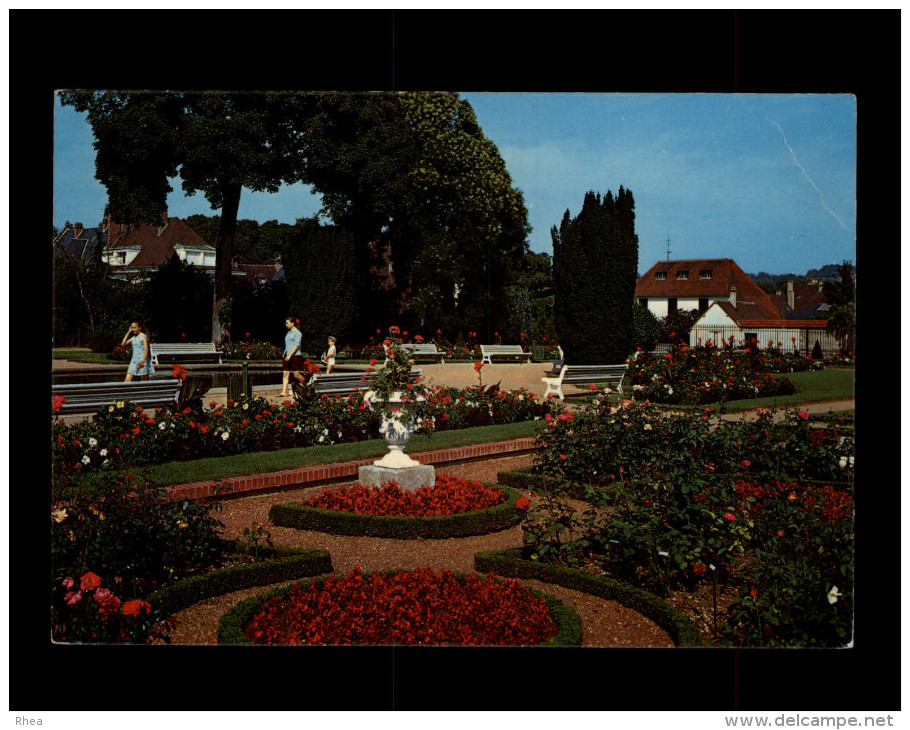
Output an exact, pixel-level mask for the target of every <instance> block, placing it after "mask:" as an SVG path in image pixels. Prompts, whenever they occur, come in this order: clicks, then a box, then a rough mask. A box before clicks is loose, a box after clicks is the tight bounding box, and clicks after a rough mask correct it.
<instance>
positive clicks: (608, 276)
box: [551, 187, 638, 365]
mask: <svg viewBox="0 0 910 730" xmlns="http://www.w3.org/2000/svg"><path fill="white" fill-rule="evenodd" d="M634 208H635V203H634V200H633V198H632V194H631V193H630V192H629V191H628V190H625V189H624V188H622V187H620V189H619V194H618V195H617V197H616V198H614V197H613V194H612V192H610V191H607V194H606V195H605V196H604V197H603V199H602V200H601V198H600V196H599V195H598V194H595V193H594V192H588V193H586V194H585V199H584V202H583V204H582V208H581V212H580V213H579V214H578V216H577V217H576V218H571V217H570V215H569V211H568V210H567V211H566V213H565V215H564V216H563V219H562V223H561V224H560V227H559V230H557V229H556V227H555V226H554V228H553V229H552V232H551V235H552V237H553V284H554V288H555V300H554V306H553V318H554V324H555V326H556V333H557V336H558V337H559V341H560V344H561V345H562V348H563V351H564V353H565V359H566V362H567V363H569V364H575V365H584V364H605V363H615V362H622V361H623V360H624V359H625V358H626V357H627V356H628V355H629V352H630V350H631V347H632V341H633V336H634V324H633V319H632V303H633V299H634V294H635V278H636V272H637V269H638V236H636V235H635V213H634Z"/></svg>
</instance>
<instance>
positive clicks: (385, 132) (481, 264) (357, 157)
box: [306, 94, 530, 338]
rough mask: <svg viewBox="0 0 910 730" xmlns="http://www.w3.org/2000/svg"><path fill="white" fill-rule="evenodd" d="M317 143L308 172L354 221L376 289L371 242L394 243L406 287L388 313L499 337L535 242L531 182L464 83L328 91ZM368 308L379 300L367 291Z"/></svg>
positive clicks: (364, 270)
mask: <svg viewBox="0 0 910 730" xmlns="http://www.w3.org/2000/svg"><path fill="white" fill-rule="evenodd" d="M320 102H321V109H320V113H319V114H318V115H317V116H316V117H315V118H314V121H313V125H312V130H313V131H312V139H311V142H310V145H309V147H308V159H307V174H306V181H307V182H310V183H312V184H313V185H314V187H315V189H316V190H317V191H318V192H320V193H322V195H323V204H324V212H325V213H326V214H327V215H328V216H330V217H331V218H332V219H333V220H334V221H335V223H338V224H342V225H344V226H345V227H347V228H349V229H350V230H351V231H352V233H353V235H354V240H355V266H356V271H357V275H358V277H359V278H360V280H361V281H362V282H363V283H364V286H362V287H360V291H361V292H364V296H372V297H373V298H374V300H375V299H376V298H377V297H380V296H381V292H377V291H375V290H371V288H370V287H369V286H368V284H367V281H368V279H369V266H370V250H371V244H374V243H378V244H379V245H380V246H382V245H384V244H391V252H392V253H391V257H392V262H393V269H394V281H395V285H396V290H395V291H394V292H392V296H390V297H389V298H388V299H387V300H386V301H385V302H383V303H382V304H383V305H384V307H383V313H384V314H385V316H386V317H387V318H392V317H394V318H396V320H399V319H401V318H408V319H409V321H408V320H404V321H400V322H398V323H399V324H405V325H406V326H409V328H410V329H412V330H415V329H416V327H417V326H419V324H420V323H421V321H422V322H423V323H424V327H425V328H427V329H431V330H435V328H436V326H437V325H442V326H452V327H461V326H466V327H470V328H473V329H476V330H477V331H480V332H482V333H484V336H485V337H487V338H489V337H491V336H492V332H493V331H495V330H497V329H500V328H501V324H502V323H503V322H504V321H505V317H506V316H507V310H508V307H507V301H508V285H509V284H510V283H511V282H512V279H513V272H514V270H515V268H516V267H517V266H519V265H520V263H521V260H522V257H523V256H524V253H525V252H526V251H527V244H526V237H527V234H528V232H529V230H530V228H529V226H528V224H527V210H526V209H525V206H524V202H523V198H522V195H521V192H520V191H518V190H517V189H515V188H514V187H513V186H512V183H511V179H510V177H509V175H508V172H507V171H506V168H505V163H504V162H503V160H502V158H501V157H500V155H499V152H498V150H497V149H496V147H495V145H494V144H493V143H492V142H490V140H488V139H487V138H486V137H485V136H484V134H483V131H482V130H481V128H480V126H479V124H478V122H477V119H476V116H475V115H474V111H473V109H472V108H471V106H470V104H469V103H468V102H467V101H465V100H462V99H459V98H458V97H457V95H454V94H374V95H326V96H324V97H322V98H321V99H320ZM361 306H362V309H363V311H365V312H366V311H375V310H376V309H378V307H372V306H367V304H366V302H362V305H361Z"/></svg>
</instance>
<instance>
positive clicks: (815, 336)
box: [689, 324, 840, 356]
mask: <svg viewBox="0 0 910 730" xmlns="http://www.w3.org/2000/svg"><path fill="white" fill-rule="evenodd" d="M747 339H755V340H756V343H757V345H758V347H760V348H765V347H768V343H769V342H770V343H771V346H772V347H778V346H779V347H780V348H781V349H782V350H784V351H787V352H789V351H792V350H794V349H795V350H797V351H798V352H800V353H802V354H804V355H807V356H808V355H811V354H812V351H813V349H815V343H816V342H818V344H819V346H820V347H821V350H822V354H823V355H835V354H837V353H838V352H839V351H840V341H839V340H838V339H837V337H835V336H834V335H832V334H830V333H829V332H826V331H825V330H823V329H817V328H808V327H765V328H756V329H743V328H742V327H737V326H735V325H715V324H709V325H703V326H698V325H696V326H695V327H693V328H692V331H691V332H690V333H689V344H690V345H691V346H696V345H704V344H705V343H707V341H708V340H711V343H712V344H714V345H716V346H717V347H721V346H723V343H724V341H726V342H727V343H729V342H731V340H732V341H733V344H734V346H740V345H742V344H744V343H745V342H746V340H747Z"/></svg>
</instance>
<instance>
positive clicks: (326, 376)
mask: <svg viewBox="0 0 910 730" xmlns="http://www.w3.org/2000/svg"><path fill="white" fill-rule="evenodd" d="M420 375H421V372H420V370H412V371H411V375H410V378H409V382H411V383H416V382H417V380H418V378H420ZM375 377H376V372H375V371H373V372H366V371H364V370H359V371H358V370H352V371H340V372H333V373H315V374H314V375H313V376H312V377H311V378H310V380H309V383H308V384H307V386H306V387H307V389H312V393H313V395H315V396H316V397H319V396H323V395H350V394H351V393H357V392H359V391H361V390H369V389H370V383H371V382H372V381H373V379H374V378H375ZM292 389H293V391H294V396H295V397H296V398H298V399H302V396H303V392H304V390H303V389H304V386H302V385H301V384H300V383H298V382H296V381H295V382H294V384H293V386H292Z"/></svg>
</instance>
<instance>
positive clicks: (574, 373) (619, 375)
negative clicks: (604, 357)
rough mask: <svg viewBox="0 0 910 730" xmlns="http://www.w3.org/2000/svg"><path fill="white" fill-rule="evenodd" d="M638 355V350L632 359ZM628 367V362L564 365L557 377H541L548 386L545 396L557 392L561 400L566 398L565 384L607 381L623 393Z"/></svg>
mask: <svg viewBox="0 0 910 730" xmlns="http://www.w3.org/2000/svg"><path fill="white" fill-rule="evenodd" d="M637 357H638V353H637V352H636V353H635V356H634V357H633V358H632V359H633V360H635V359H637ZM628 367H629V363H628V362H625V363H622V364H620V365H563V366H562V367H561V368H560V370H559V375H558V376H556V377H555V378H548V377H543V378H541V380H542V381H543V382H544V384H545V385H546V386H547V389H546V391H545V392H544V394H543V397H544V399H546V398H547V396H549V395H550V394H555V395H558V396H559V400H565V394H564V393H563V392H562V386H563V385H566V384H584V383H605V384H606V385H608V386H611V387H612V386H615V387H616V390H617V392H618V393H619V394H620V395H622V394H623V392H622V379H623V378H624V377H625V375H626V370H627V369H628Z"/></svg>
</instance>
